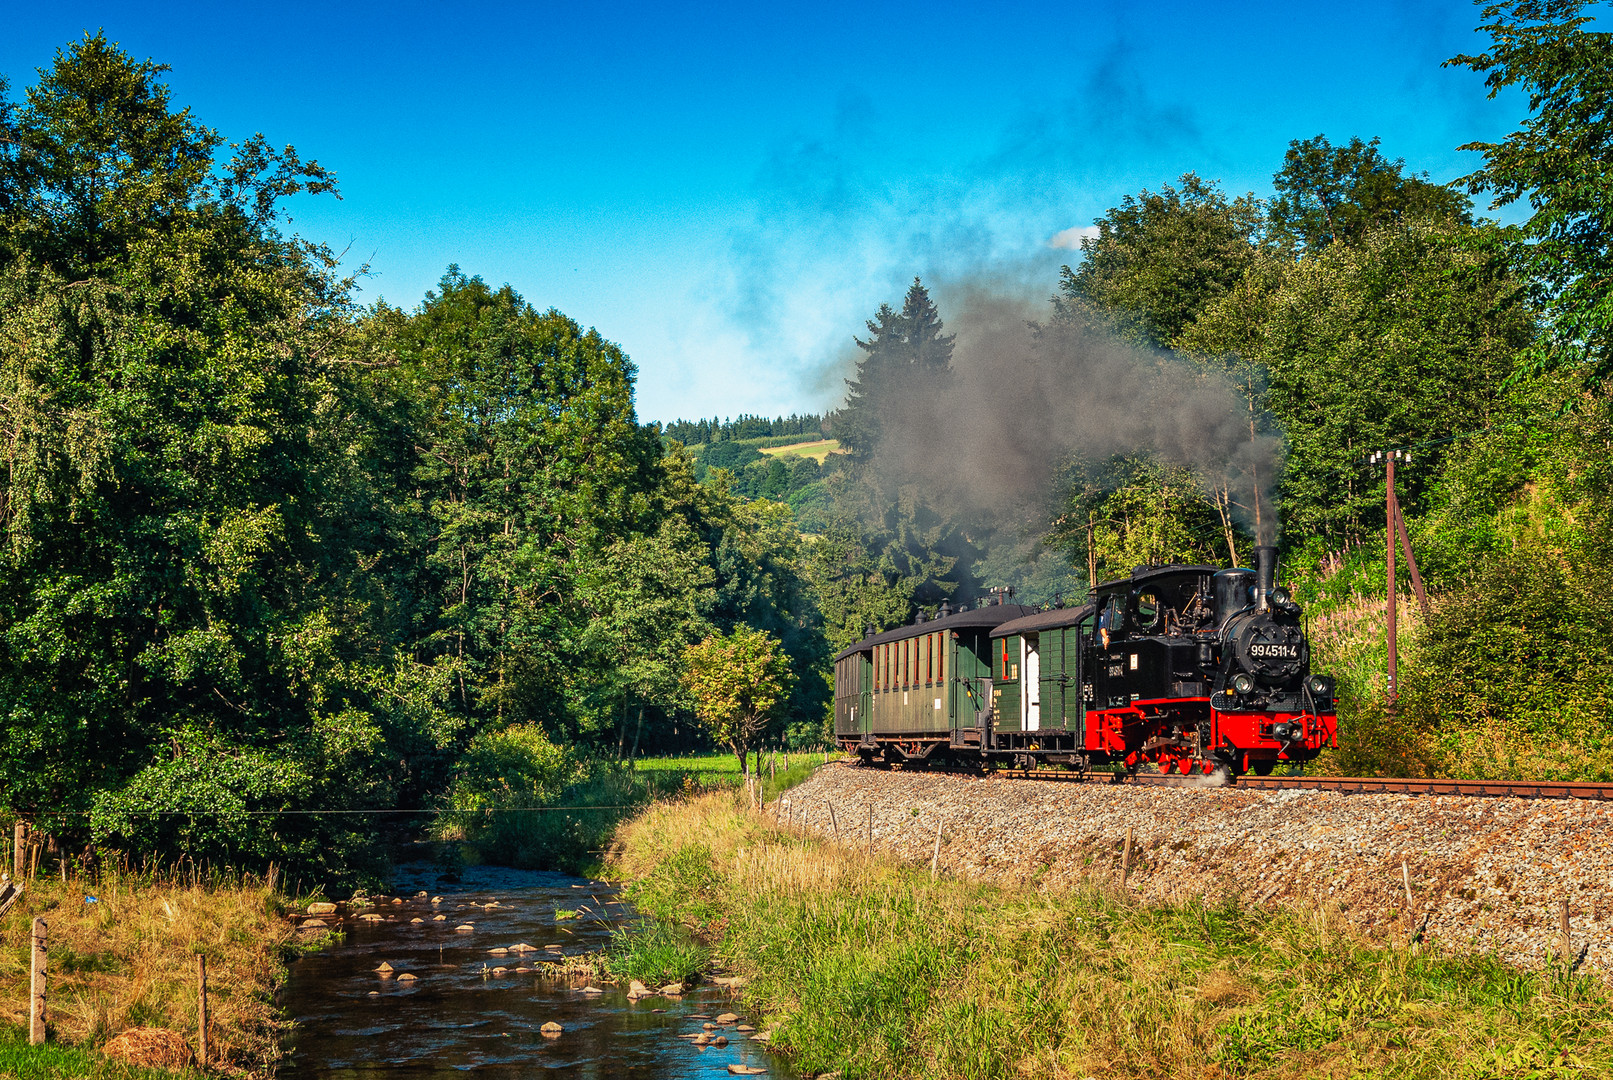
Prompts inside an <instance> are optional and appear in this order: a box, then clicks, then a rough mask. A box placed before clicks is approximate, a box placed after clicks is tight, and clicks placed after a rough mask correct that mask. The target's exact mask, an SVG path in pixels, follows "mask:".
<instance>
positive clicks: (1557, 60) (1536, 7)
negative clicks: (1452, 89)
mask: <svg viewBox="0 0 1613 1080" xmlns="http://www.w3.org/2000/svg"><path fill="white" fill-rule="evenodd" d="M1587 7H1589V5H1588V4H1586V3H1584V2H1583V0H1507V2H1503V3H1492V4H1486V6H1485V7H1484V13H1483V17H1484V18H1485V19H1486V20H1488V21H1487V22H1485V23H1484V24H1483V26H1481V27H1480V29H1482V30H1484V31H1486V32H1488V33H1489V35H1490V37H1491V39H1492V43H1493V44H1492V46H1491V48H1490V49H1489V50H1488V51H1486V52H1482V53H1478V54H1475V55H1461V56H1455V57H1452V58H1451V59H1450V60H1447V61H1446V65H1447V66H1451V65H1457V66H1462V67H1467V68H1470V69H1471V70H1473V71H1476V72H1479V73H1481V74H1483V75H1484V85H1485V86H1486V87H1487V88H1488V90H1489V95H1490V97H1491V98H1495V97H1497V96H1499V95H1500V94H1501V93H1503V92H1504V91H1507V90H1511V89H1518V90H1521V91H1523V93H1524V94H1525V95H1526V97H1527V99H1528V102H1529V115H1528V116H1526V117H1525V118H1524V120H1523V122H1522V124H1521V126H1520V127H1519V128H1518V130H1516V131H1514V132H1512V133H1511V134H1510V135H1508V136H1507V137H1506V138H1505V139H1502V140H1501V141H1500V142H1494V143H1491V142H1471V143H1468V144H1466V145H1464V146H1463V147H1462V149H1464V150H1477V151H1478V152H1480V153H1482V154H1483V155H1484V167H1483V168H1481V169H1479V170H1477V171H1476V172H1474V173H1472V174H1471V175H1470V176H1468V177H1466V183H1467V186H1468V190H1469V191H1471V192H1472V193H1474V194H1481V193H1489V194H1490V196H1491V197H1492V202H1491V206H1492V208H1500V207H1503V206H1510V205H1512V204H1513V203H1515V202H1518V201H1519V200H1524V201H1526V202H1527V203H1528V205H1529V208H1530V210H1531V211H1532V213H1531V215H1530V217H1529V219H1528V220H1527V221H1526V222H1524V223H1523V224H1522V225H1520V226H1518V227H1517V228H1516V236H1515V238H1514V240H1515V242H1514V244H1513V247H1512V252H1513V254H1514V255H1515V256H1516V257H1517V259H1518V261H1519V265H1520V269H1521V271H1522V272H1523V274H1524V275H1525V277H1526V278H1527V279H1528V280H1529V282H1530V283H1531V285H1532V288H1533V292H1534V298H1535V300H1536V302H1537V303H1538V304H1539V306H1540V307H1541V309H1542V310H1543V311H1544V312H1545V313H1546V315H1547V317H1548V321H1547V323H1546V326H1545V331H1546V332H1545V333H1544V334H1542V336H1541V338H1540V340H1539V341H1538V342H1537V343H1536V348H1535V349H1534V350H1533V352H1534V356H1535V362H1536V368H1537V369H1538V370H1546V369H1551V368H1558V367H1564V366H1572V367H1582V369H1583V370H1584V371H1585V373H1586V375H1587V377H1588V378H1591V379H1593V380H1603V379H1606V378H1607V377H1608V376H1610V375H1613V332H1610V331H1613V239H1610V237H1613V179H1610V178H1609V176H1608V173H1607V169H1606V167H1605V162H1606V161H1607V160H1608V158H1609V156H1610V155H1613V33H1609V32H1607V31H1598V30H1591V29H1588V28H1587V27H1588V26H1589V25H1590V24H1591V23H1592V22H1593V18H1592V16H1590V15H1588V14H1586V8H1587Z"/></svg>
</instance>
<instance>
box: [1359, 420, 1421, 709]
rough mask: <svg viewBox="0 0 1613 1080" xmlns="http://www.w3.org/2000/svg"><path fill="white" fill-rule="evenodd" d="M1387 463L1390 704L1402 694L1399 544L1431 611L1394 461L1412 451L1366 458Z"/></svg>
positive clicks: (1408, 459) (1407, 462)
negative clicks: (1397, 584)
mask: <svg viewBox="0 0 1613 1080" xmlns="http://www.w3.org/2000/svg"><path fill="white" fill-rule="evenodd" d="M1380 461H1381V462H1383V463H1384V473H1385V479H1386V481H1387V483H1386V484H1385V486H1384V507H1383V509H1384V517H1385V519H1386V520H1387V523H1388V528H1387V529H1386V530H1385V531H1384V543H1385V548H1386V551H1385V553H1384V554H1385V560H1384V562H1385V565H1386V566H1387V568H1388V572H1389V573H1388V577H1389V590H1388V591H1389V603H1388V613H1387V614H1388V618H1387V622H1388V628H1389V635H1388V636H1389V682H1388V687H1387V692H1386V694H1385V698H1386V700H1387V703H1388V705H1389V707H1390V708H1391V709H1392V708H1394V706H1395V702H1396V700H1397V699H1398V698H1399V696H1400V647H1399V642H1398V641H1397V640H1396V631H1397V630H1398V626H1397V623H1398V618H1397V616H1398V611H1397V605H1398V600H1399V594H1398V593H1397V592H1396V589H1395V549H1396V548H1397V547H1398V548H1399V549H1400V550H1401V551H1403V552H1405V555H1406V569H1407V570H1408V571H1410V573H1411V586H1412V591H1413V592H1415V593H1416V594H1417V605H1418V607H1420V608H1421V609H1422V612H1423V614H1424V615H1425V616H1426V615H1427V614H1428V593H1427V592H1425V591H1424V589H1423V576H1422V575H1421V574H1420V573H1418V572H1417V558H1416V556H1414V555H1413V554H1412V553H1411V535H1410V534H1409V533H1407V531H1406V519H1405V518H1404V517H1403V516H1402V515H1401V513H1400V500H1399V499H1398V498H1396V497H1395V462H1397V461H1398V462H1400V463H1401V464H1403V465H1410V464H1411V453H1410V451H1407V450H1379V451H1378V452H1376V453H1374V454H1372V455H1371V456H1369V457H1368V458H1367V463H1368V464H1369V465H1370V464H1376V463H1377V462H1380Z"/></svg>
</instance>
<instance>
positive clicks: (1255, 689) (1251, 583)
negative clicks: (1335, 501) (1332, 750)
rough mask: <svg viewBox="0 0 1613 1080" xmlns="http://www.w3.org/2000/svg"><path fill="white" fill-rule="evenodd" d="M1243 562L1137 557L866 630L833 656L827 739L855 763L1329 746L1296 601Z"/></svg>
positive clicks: (1167, 755) (1258, 764) (1330, 686)
mask: <svg viewBox="0 0 1613 1080" xmlns="http://www.w3.org/2000/svg"><path fill="white" fill-rule="evenodd" d="M1276 572H1277V552H1276V549H1275V548H1271V547H1259V548H1256V549H1255V569H1253V570H1250V569H1245V568H1241V567H1240V568H1234V569H1230V570H1224V569H1220V568H1217V567H1213V566H1181V565H1170V566H1146V567H1138V568H1137V569H1136V570H1135V571H1133V572H1132V574H1131V576H1130V577H1127V578H1119V579H1117V580H1114V581H1106V582H1104V583H1103V584H1101V585H1099V586H1098V587H1097V588H1096V589H1094V590H1093V592H1092V594H1091V596H1090V598H1089V602H1088V603H1087V604H1085V605H1083V606H1080V607H1075V608H1054V609H1052V610H1047V611H1040V610H1036V609H1033V608H1028V607H1024V606H1021V605H1016V604H1010V603H1004V602H1003V598H1002V597H1001V596H1000V595H999V596H997V597H995V598H994V599H993V600H991V601H988V602H982V603H981V604H980V605H978V606H976V607H973V608H967V607H966V608H965V609H963V610H960V611H957V612H954V611H952V610H951V609H950V608H949V607H948V606H947V605H945V604H943V605H942V607H941V612H940V615H939V616H938V617H937V618H935V619H932V620H928V621H925V620H924V619H923V617H922V616H920V618H919V620H917V621H915V622H914V623H913V624H912V625H909V626H903V627H899V628H897V629H895V630H890V631H886V632H885V633H882V634H877V635H872V636H870V637H868V638H865V639H864V640H862V641H859V642H858V643H856V644H855V645H853V646H851V647H850V648H847V649H845V650H843V651H841V652H840V654H839V655H837V656H836V657H835V737H836V740H837V741H838V742H839V744H840V745H841V747H842V748H844V749H845V750H847V751H848V752H852V753H856V754H859V755H860V756H861V757H862V758H863V759H864V760H865V761H870V762H871V761H875V760H883V761H886V762H902V761H926V760H941V759H952V760H958V759H966V760H975V761H982V760H984V761H999V762H1013V763H1015V764H1018V765H1021V766H1027V767H1028V766H1031V765H1034V764H1036V763H1039V762H1040V763H1047V764H1053V765H1064V766H1067V767H1071V768H1075V769H1078V770H1086V769H1089V768H1092V767H1093V766H1096V765H1106V764H1112V763H1120V764H1121V765H1123V766H1124V767H1125V768H1126V769H1127V770H1130V771H1132V772H1135V771H1137V770H1139V769H1142V768H1152V769H1157V770H1158V771H1160V772H1165V773H1179V774H1183V775H1187V774H1206V775H1212V774H1213V775H1236V774H1241V773H1244V772H1255V773H1257V774H1265V773H1269V772H1270V771H1271V770H1272V769H1273V768H1274V767H1275V766H1276V765H1277V764H1278V763H1279V762H1294V763H1297V762H1304V761H1308V760H1310V759H1311V758H1313V757H1315V756H1316V755H1317V754H1318V753H1319V752H1320V751H1321V750H1322V749H1323V748H1324V747H1328V746H1336V745H1337V731H1338V724H1337V712H1336V707H1335V706H1336V701H1335V696H1334V683H1333V680H1332V679H1331V678H1329V677H1327V676H1325V675H1318V674H1314V673H1313V672H1312V671H1311V668H1310V648H1309V643H1308V641H1307V639H1306V635H1305V631H1304V626H1303V622H1302V612H1301V610H1300V607H1299V605H1298V604H1296V603H1294V602H1293V600H1292V599H1291V598H1290V597H1289V595H1288V593H1287V592H1286V591H1285V590H1284V589H1282V588H1281V587H1279V586H1278V585H1277V584H1276Z"/></svg>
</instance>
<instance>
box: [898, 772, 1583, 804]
mask: <svg viewBox="0 0 1613 1080" xmlns="http://www.w3.org/2000/svg"><path fill="white" fill-rule="evenodd" d="M899 771H903V772H908V771H911V772H945V773H953V774H962V775H969V776H1002V777H1009V778H1012V779H1020V780H1052V781H1058V782H1062V783H1077V784H1079V783H1092V784H1120V783H1134V784H1139V785H1142V786H1145V787H1208V786H1211V784H1210V782H1209V778H1208V777H1204V776H1180V775H1176V774H1170V773H1148V772H1142V773H1137V774H1136V775H1134V776H1129V777H1128V776H1125V775H1123V774H1119V773H1106V772H1098V773H1092V772H1089V773H1079V772H1066V771H1061V770H1055V769H990V768H968V767H964V768H955V767H948V766H944V765H928V766H922V767H920V768H911V767H909V768H904V769H900V770H899ZM1221 786H1223V787H1230V788H1235V789H1241V790H1244V791H1281V790H1285V789H1288V790H1308V791H1336V792H1340V793H1342V794H1345V795H1457V796H1461V797H1464V798H1490V799H1600V800H1613V783H1610V784H1600V783H1589V782H1562V781H1547V780H1540V781H1533V780H1414V779H1398V778H1383V777H1375V776H1253V775H1249V774H1245V775H1243V776H1240V777H1238V778H1236V779H1235V780H1232V781H1230V782H1228V783H1227V784H1224V785H1221Z"/></svg>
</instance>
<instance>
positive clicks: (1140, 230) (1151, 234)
mask: <svg viewBox="0 0 1613 1080" xmlns="http://www.w3.org/2000/svg"><path fill="white" fill-rule="evenodd" d="M1177 183H1178V185H1179V186H1175V187H1173V186H1172V185H1170V184H1163V185H1161V186H1160V189H1159V191H1157V192H1153V191H1147V190H1144V191H1143V192H1141V193H1139V194H1138V195H1135V196H1132V195H1127V196H1126V197H1125V198H1124V199H1122V200H1121V202H1120V205H1119V206H1117V207H1114V208H1112V209H1111V210H1110V211H1109V212H1108V213H1107V214H1105V215H1104V216H1103V217H1101V218H1099V219H1098V220H1097V221H1096V222H1095V224H1096V225H1097V227H1098V235H1097V236H1090V237H1086V238H1084V239H1083V240H1082V241H1081V261H1080V263H1079V264H1078V265H1077V266H1076V267H1075V268H1074V269H1071V268H1070V267H1068V266H1066V267H1064V269H1063V270H1062V271H1061V281H1060V284H1059V292H1060V294H1061V295H1060V296H1059V297H1057V298H1056V299H1055V300H1054V318H1055V320H1058V321H1063V322H1073V321H1078V320H1084V319H1086V318H1088V317H1089V316H1088V315H1086V314H1085V310H1086V309H1096V310H1097V311H1099V312H1102V313H1104V315H1106V316H1107V320H1108V322H1109V324H1110V325H1112V326H1113V327H1114V328H1115V330H1116V332H1118V333H1119V334H1120V335H1121V336H1122V337H1125V338H1127V339H1128V340H1131V341H1135V342H1138V343H1140V344H1144V345H1153V346H1167V345H1169V344H1170V343H1171V342H1172V341H1174V340H1175V338H1176V337H1177V335H1179V334H1180V333H1181V332H1182V331H1183V329H1185V328H1186V327H1187V326H1188V324H1190V323H1191V322H1192V321H1193V320H1194V319H1195V318H1197V316H1198V314H1199V312H1200V311H1202V310H1203V309H1204V308H1205V307H1206V306H1208V305H1209V304H1210V303H1212V302H1214V301H1215V300H1217V299H1219V298H1220V297H1222V296H1224V295H1225V294H1226V293H1227V292H1228V290H1230V289H1231V288H1232V287H1233V286H1235V285H1236V284H1237V282H1238V280H1239V279H1240V278H1242V276H1243V275H1244V273H1245V272H1246V271H1247V270H1248V268H1249V266H1250V264H1251V263H1252V262H1253V261H1254V258H1255V244H1256V242H1257V240H1258V239H1259V237H1260V233H1261V229H1262V215H1263V207H1262V206H1261V203H1260V201H1259V200H1258V199H1256V198H1255V197H1254V196H1253V195H1245V196H1242V197H1240V198H1237V199H1231V200H1229V199H1228V198H1227V197H1226V196H1225V195H1224V194H1223V193H1222V192H1221V189H1220V187H1219V186H1218V185H1217V184H1215V183H1214V182H1211V181H1206V180H1203V179H1201V178H1200V177H1199V176H1198V175H1197V174H1196V173H1187V174H1185V175H1183V176H1182V178H1181V179H1180V180H1179V181H1177Z"/></svg>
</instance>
